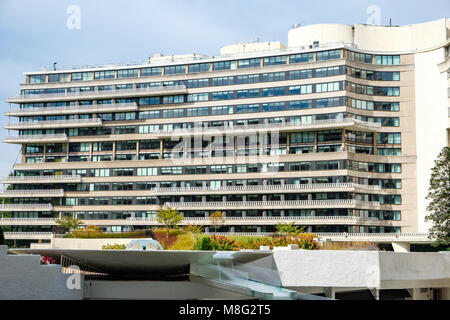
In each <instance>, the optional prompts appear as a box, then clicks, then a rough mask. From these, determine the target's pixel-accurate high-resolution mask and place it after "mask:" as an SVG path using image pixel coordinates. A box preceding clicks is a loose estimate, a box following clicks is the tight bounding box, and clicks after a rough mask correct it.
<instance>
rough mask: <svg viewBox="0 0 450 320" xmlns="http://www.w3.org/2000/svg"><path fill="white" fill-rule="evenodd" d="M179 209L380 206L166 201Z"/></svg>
mask: <svg viewBox="0 0 450 320" xmlns="http://www.w3.org/2000/svg"><path fill="white" fill-rule="evenodd" d="M166 204H167V205H168V206H170V207H174V208H177V209H188V208H217V209H220V208H229V207H236V208H241V207H245V208H312V209H314V208H316V207H321V208H324V207H327V208H348V207H352V208H353V207H357V206H359V207H378V206H379V205H380V204H379V203H378V202H365V201H358V200H354V199H340V200H287V201H217V202H173V203H169V202H168V203H166Z"/></svg>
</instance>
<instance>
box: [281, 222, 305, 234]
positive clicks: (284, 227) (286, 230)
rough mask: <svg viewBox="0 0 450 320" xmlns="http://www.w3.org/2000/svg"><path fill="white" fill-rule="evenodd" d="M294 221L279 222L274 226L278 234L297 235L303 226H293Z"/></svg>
mask: <svg viewBox="0 0 450 320" xmlns="http://www.w3.org/2000/svg"><path fill="white" fill-rule="evenodd" d="M294 223H295V222H292V223H281V222H279V223H278V224H277V226H276V230H277V233H278V234H280V235H298V234H300V233H302V232H303V228H300V227H299V226H294Z"/></svg>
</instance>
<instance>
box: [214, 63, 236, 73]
mask: <svg viewBox="0 0 450 320" xmlns="http://www.w3.org/2000/svg"><path fill="white" fill-rule="evenodd" d="M234 69H236V61H221V62H214V63H213V70H214V71H220V70H234Z"/></svg>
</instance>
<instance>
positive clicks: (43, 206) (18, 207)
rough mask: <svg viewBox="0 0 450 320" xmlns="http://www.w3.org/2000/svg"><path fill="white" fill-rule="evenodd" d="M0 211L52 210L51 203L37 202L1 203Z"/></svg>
mask: <svg viewBox="0 0 450 320" xmlns="http://www.w3.org/2000/svg"><path fill="white" fill-rule="evenodd" d="M0 211H3V212H16V211H53V206H52V204H51V203H37V204H2V205H0Z"/></svg>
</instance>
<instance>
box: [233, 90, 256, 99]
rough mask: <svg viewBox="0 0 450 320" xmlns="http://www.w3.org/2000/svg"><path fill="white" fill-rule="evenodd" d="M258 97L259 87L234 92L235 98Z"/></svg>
mask: <svg viewBox="0 0 450 320" xmlns="http://www.w3.org/2000/svg"><path fill="white" fill-rule="evenodd" d="M257 97H259V89H248V90H238V91H237V92H236V98H237V99H248V98H257Z"/></svg>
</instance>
